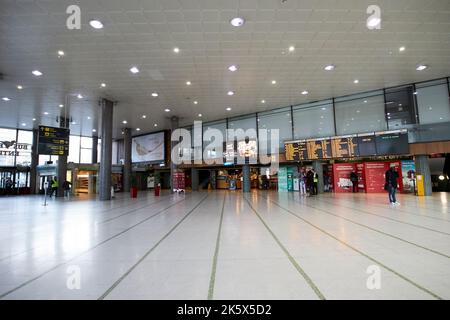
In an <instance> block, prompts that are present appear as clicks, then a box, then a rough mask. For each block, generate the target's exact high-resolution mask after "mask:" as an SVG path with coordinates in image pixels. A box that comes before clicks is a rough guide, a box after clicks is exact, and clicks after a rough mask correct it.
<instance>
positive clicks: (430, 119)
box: [416, 79, 450, 124]
mask: <svg viewBox="0 0 450 320" xmlns="http://www.w3.org/2000/svg"><path fill="white" fill-rule="evenodd" d="M416 91H417V95H416V96H417V107H418V109H419V120H420V121H419V122H420V124H430V123H439V122H448V121H450V101H449V91H448V87H447V80H446V79H444V80H441V81H433V82H427V83H421V84H418V85H416Z"/></svg>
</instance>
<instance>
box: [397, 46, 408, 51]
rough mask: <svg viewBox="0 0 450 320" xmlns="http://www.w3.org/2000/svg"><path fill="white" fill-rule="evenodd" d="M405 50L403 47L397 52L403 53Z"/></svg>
mask: <svg viewBox="0 0 450 320" xmlns="http://www.w3.org/2000/svg"><path fill="white" fill-rule="evenodd" d="M405 50H406V48H405V47H400V48H399V49H398V51H400V52H403V51H405Z"/></svg>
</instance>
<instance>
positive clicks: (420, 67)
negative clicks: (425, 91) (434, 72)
mask: <svg viewBox="0 0 450 320" xmlns="http://www.w3.org/2000/svg"><path fill="white" fill-rule="evenodd" d="M426 68H428V66H427V65H424V64H420V65H418V66H417V68H416V70H417V71H423V70H425V69H426Z"/></svg>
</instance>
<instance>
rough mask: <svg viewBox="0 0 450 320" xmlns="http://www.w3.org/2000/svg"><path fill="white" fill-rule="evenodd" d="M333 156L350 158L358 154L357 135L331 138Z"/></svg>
mask: <svg viewBox="0 0 450 320" xmlns="http://www.w3.org/2000/svg"><path fill="white" fill-rule="evenodd" d="M331 150H332V157H333V158H348V157H357V156H358V142H357V140H356V137H344V138H335V139H331Z"/></svg>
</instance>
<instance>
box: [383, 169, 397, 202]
mask: <svg viewBox="0 0 450 320" xmlns="http://www.w3.org/2000/svg"><path fill="white" fill-rule="evenodd" d="M398 177H399V175H398V172H397V170H396V169H395V165H391V167H390V168H389V170H388V171H386V174H385V178H386V183H385V189H386V190H387V191H388V192H389V202H390V203H391V205H397V206H398V205H400V202H397V198H396V196H395V195H396V193H397V186H398Z"/></svg>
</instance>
